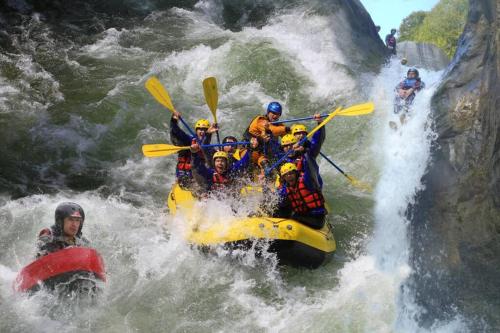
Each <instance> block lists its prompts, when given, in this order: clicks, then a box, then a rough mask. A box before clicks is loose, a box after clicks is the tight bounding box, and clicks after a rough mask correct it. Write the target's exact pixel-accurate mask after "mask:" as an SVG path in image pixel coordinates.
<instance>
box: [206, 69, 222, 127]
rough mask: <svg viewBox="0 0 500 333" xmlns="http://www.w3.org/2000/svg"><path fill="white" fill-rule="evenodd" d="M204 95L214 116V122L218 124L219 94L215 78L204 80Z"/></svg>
mask: <svg viewBox="0 0 500 333" xmlns="http://www.w3.org/2000/svg"><path fill="white" fill-rule="evenodd" d="M203 93H204V94H205V100H206V101H207V105H208V107H209V108H210V111H212V114H213V115H214V122H215V123H217V103H218V102H219V93H218V90H217V80H216V79H215V77H207V78H206V79H205V80H203Z"/></svg>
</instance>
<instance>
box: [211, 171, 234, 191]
mask: <svg viewBox="0 0 500 333" xmlns="http://www.w3.org/2000/svg"><path fill="white" fill-rule="evenodd" d="M230 183H231V180H230V179H229V178H228V177H226V176H224V175H221V174H220V173H217V172H214V174H213V175H212V190H216V191H217V190H222V189H224V188H226V187H227V186H228V185H229V184H230Z"/></svg>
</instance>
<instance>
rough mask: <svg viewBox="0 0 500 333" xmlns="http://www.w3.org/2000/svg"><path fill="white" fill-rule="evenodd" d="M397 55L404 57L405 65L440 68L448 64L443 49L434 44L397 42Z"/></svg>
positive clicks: (448, 61) (448, 60) (432, 68)
mask: <svg viewBox="0 0 500 333" xmlns="http://www.w3.org/2000/svg"><path fill="white" fill-rule="evenodd" d="M397 55H398V57H399V58H401V59H402V58H406V60H407V63H406V65H407V66H411V67H419V68H427V69H431V70H442V69H444V68H446V66H448V64H449V63H450V59H448V57H447V56H446V53H444V51H443V50H441V49H440V48H439V47H437V46H436V45H434V44H430V43H417V42H401V43H398V54H397Z"/></svg>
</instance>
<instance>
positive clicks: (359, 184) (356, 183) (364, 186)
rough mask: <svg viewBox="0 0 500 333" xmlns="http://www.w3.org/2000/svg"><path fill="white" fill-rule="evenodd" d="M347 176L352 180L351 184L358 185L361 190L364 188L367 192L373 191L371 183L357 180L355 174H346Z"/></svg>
mask: <svg viewBox="0 0 500 333" xmlns="http://www.w3.org/2000/svg"><path fill="white" fill-rule="evenodd" d="M345 176H346V178H347V179H349V181H350V182H351V184H352V185H353V186H354V187H357V188H359V189H361V190H364V191H367V192H372V191H373V189H372V187H371V186H370V184H367V183H363V182H361V181H359V180H357V179H356V178H354V177H353V176H350V175H348V174H345Z"/></svg>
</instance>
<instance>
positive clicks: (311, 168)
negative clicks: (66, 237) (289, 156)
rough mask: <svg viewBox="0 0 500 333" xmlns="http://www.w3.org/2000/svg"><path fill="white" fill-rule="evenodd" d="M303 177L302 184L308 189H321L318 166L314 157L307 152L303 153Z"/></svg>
mask: <svg viewBox="0 0 500 333" xmlns="http://www.w3.org/2000/svg"><path fill="white" fill-rule="evenodd" d="M304 159H305V160H304V165H303V172H304V174H303V177H304V185H305V186H306V187H307V188H308V189H310V190H316V191H321V182H320V180H319V167H318V164H317V163H316V162H315V161H314V159H312V158H311V156H309V154H308V153H306V154H305V155H304Z"/></svg>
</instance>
